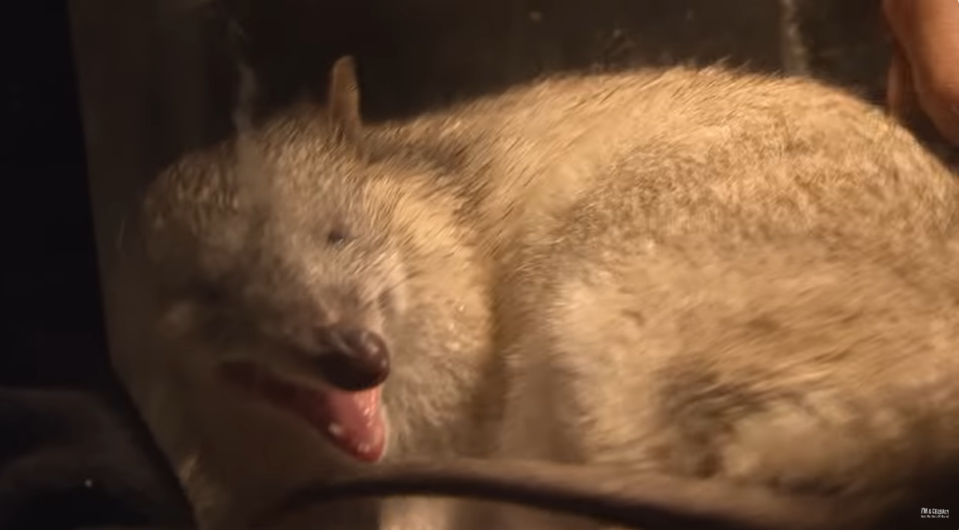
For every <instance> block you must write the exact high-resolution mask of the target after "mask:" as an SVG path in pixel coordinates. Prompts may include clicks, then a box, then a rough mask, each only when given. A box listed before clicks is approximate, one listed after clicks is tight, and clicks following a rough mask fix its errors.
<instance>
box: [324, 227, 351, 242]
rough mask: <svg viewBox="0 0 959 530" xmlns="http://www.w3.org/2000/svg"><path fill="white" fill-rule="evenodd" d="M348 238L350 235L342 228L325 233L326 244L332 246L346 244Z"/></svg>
mask: <svg viewBox="0 0 959 530" xmlns="http://www.w3.org/2000/svg"><path fill="white" fill-rule="evenodd" d="M349 238H350V235H349V234H348V233H347V232H346V230H344V229H342V228H334V229H332V230H330V231H329V232H327V233H326V242H327V243H328V244H330V245H333V246H339V245H342V244H344V243H346V241H347V240H348V239H349Z"/></svg>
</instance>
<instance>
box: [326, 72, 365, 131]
mask: <svg viewBox="0 0 959 530" xmlns="http://www.w3.org/2000/svg"><path fill="white" fill-rule="evenodd" d="M327 111H328V112H329V114H330V119H331V120H332V124H333V128H334V129H335V130H336V131H337V134H338V135H339V136H340V137H341V138H343V139H344V140H346V141H347V142H351V143H352V142H355V141H356V140H357V139H358V137H359V135H360V128H361V127H362V125H363V124H362V120H361V118H360V89H359V85H358V84H357V82H356V63H355V61H354V60H353V57H352V56H349V55H345V56H343V57H340V58H339V59H337V60H336V62H335V63H333V68H332V70H331V71H330V87H329V91H328V93H327Z"/></svg>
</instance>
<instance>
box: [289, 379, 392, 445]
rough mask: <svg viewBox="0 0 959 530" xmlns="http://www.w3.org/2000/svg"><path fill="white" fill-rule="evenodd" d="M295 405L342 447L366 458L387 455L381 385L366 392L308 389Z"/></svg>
mask: <svg viewBox="0 0 959 530" xmlns="http://www.w3.org/2000/svg"><path fill="white" fill-rule="evenodd" d="M295 408H296V409H297V410H298V411H299V412H300V414H301V415H302V416H303V417H304V418H306V419H307V421H309V422H310V423H311V424H312V425H313V426H314V427H316V428H317V429H320V430H322V431H324V432H325V433H326V434H327V436H328V437H329V438H330V439H331V440H332V441H333V443H334V444H336V445H337V446H338V447H339V448H340V449H342V450H344V451H346V452H347V453H349V454H350V455H352V456H353V457H354V458H357V459H359V460H362V461H364V462H376V461H377V460H379V459H380V458H382V457H383V449H384V448H385V446H386V444H385V440H386V436H385V432H386V429H384V428H383V416H382V414H381V413H380V387H376V388H374V389H371V390H365V391H363V392H343V391H341V390H332V389H324V390H305V391H304V392H303V394H302V395H301V397H300V399H299V400H298V403H297V405H296V406H295Z"/></svg>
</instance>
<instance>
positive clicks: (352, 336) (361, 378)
mask: <svg viewBox="0 0 959 530" xmlns="http://www.w3.org/2000/svg"><path fill="white" fill-rule="evenodd" d="M318 335H319V337H318V338H319V339H320V344H321V345H322V348H321V351H319V352H317V354H316V355H315V356H314V361H313V364H314V365H315V366H316V367H317V369H318V370H319V371H320V375H321V376H322V377H323V379H325V380H326V381H327V382H328V383H329V384H331V385H333V386H334V387H336V388H339V389H341V390H347V391H352V392H356V391H360V390H368V389H370V388H373V387H375V386H378V385H379V384H381V383H382V382H383V381H385V380H386V377H387V376H388V375H390V352H389V350H388V349H387V347H386V343H384V342H383V339H381V338H380V337H379V335H377V334H376V333H373V332H371V331H367V330H365V329H362V328H351V327H341V326H333V327H325V328H323V329H320V330H318Z"/></svg>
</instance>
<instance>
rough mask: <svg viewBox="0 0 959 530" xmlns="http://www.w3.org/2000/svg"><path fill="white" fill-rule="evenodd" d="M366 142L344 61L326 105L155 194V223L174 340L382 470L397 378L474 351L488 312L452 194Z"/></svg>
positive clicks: (204, 160) (302, 112) (420, 169)
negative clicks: (385, 402) (385, 398)
mask: <svg viewBox="0 0 959 530" xmlns="http://www.w3.org/2000/svg"><path fill="white" fill-rule="evenodd" d="M364 136H365V135H364V130H363V127H362V126H361V123H360V118H359V112H358V94H357V89H356V82H355V77H354V72H353V66H352V61H351V60H350V59H349V58H344V59H341V60H340V61H338V62H337V63H336V65H335V66H334V69H333V72H332V79H331V87H330V92H329V101H328V104H327V106H326V107H325V108H322V109H297V110H296V111H295V112H293V113H291V114H290V115H288V116H284V117H282V118H280V119H277V120H274V121H273V122H271V123H270V124H268V125H266V126H265V127H263V128H262V129H260V130H259V131H256V132H253V131H243V130H241V131H240V133H239V135H238V140H237V141H236V142H235V143H230V144H225V145H223V146H220V147H219V148H217V149H216V150H214V151H209V152H204V153H199V154H197V155H194V156H190V157H187V158H185V159H184V160H182V161H181V162H179V163H178V164H177V165H176V166H174V167H173V168H171V169H170V170H169V171H167V172H166V173H165V174H164V175H162V176H161V178H160V179H159V180H158V181H157V183H156V184H155V185H154V187H153V188H152V189H151V190H150V192H149V193H148V196H147V198H146V201H145V207H144V224H145V234H146V236H145V241H146V247H147V253H148V256H149V259H150V261H151V264H152V266H153V267H154V271H155V272H154V275H155V277H156V279H157V280H158V285H159V287H160V291H161V293H162V310H161V313H162V318H161V319H160V320H161V330H162V333H163V334H164V336H165V337H167V338H168V339H170V340H172V341H173V342H172V343H173V344H175V343H177V341H180V342H182V343H184V344H185V343H189V344H192V345H193V347H192V348H190V351H191V353H190V355H192V356H194V357H196V358H195V359H191V360H190V362H191V363H193V364H194V365H197V366H201V367H202V369H209V370H212V371H214V372H216V373H218V374H219V376H221V377H222V378H224V379H225V380H228V381H230V382H232V383H235V384H238V385H240V386H242V387H246V388H247V389H249V390H252V391H253V395H256V396H258V397H260V398H264V399H266V400H268V401H271V402H272V403H273V404H275V405H279V406H280V407H281V408H282V409H285V411H286V412H291V411H292V412H294V413H295V414H297V415H299V416H300V417H301V418H302V419H304V420H306V421H307V423H308V424H310V425H312V426H313V427H314V428H316V429H318V430H319V431H321V432H322V433H323V434H325V435H326V436H327V437H328V438H329V439H330V440H331V441H332V442H333V443H334V445H336V446H338V447H340V448H341V449H342V450H343V451H345V452H346V453H347V454H349V455H351V456H353V457H354V458H356V459H359V460H365V461H375V460H378V459H379V458H381V456H382V455H383V452H384V450H385V449H384V446H385V439H386V434H385V430H386V425H385V421H384V419H383V418H382V411H381V410H380V395H381V388H383V387H384V383H385V388H386V390H387V393H389V391H390V388H391V386H390V385H391V384H394V383H392V382H391V381H392V380H395V379H400V380H402V379H403V377H405V376H404V374H413V373H416V372H418V371H422V366H421V365H422V363H424V362H427V361H428V360H429V359H437V358H442V357H443V356H453V357H455V355H456V354H457V353H459V351H460V350H463V349H464V348H471V347H474V344H473V343H475V342H476V341H475V340H473V337H475V334H476V333H479V332H480V330H478V329H471V326H472V327H473V328H476V327H477V326H476V323H477V322H476V319H477V315H482V314H485V313H482V310H481V309H480V307H482V306H483V304H481V303H479V302H477V300H479V298H481V297H482V296H483V293H481V292H477V291H478V290H477V289H476V286H477V283H476V282H477V281H478V278H477V270H476V268H475V257H474V256H473V255H472V254H471V251H470V250H469V248H470V247H469V246H468V245H464V242H466V241H468V240H469V239H470V238H471V235H470V234H469V233H467V232H465V231H464V230H463V229H462V228H460V226H459V224H458V223H457V222H456V220H455V215H456V211H457V208H458V205H457V203H456V202H455V199H454V198H452V196H449V195H447V194H444V193H441V192H438V191H436V187H435V185H431V184H430V181H429V180H428V178H429V172H430V168H428V167H425V166H422V165H419V164H417V163H410V162H408V161H404V159H401V158H396V157H391V156H379V155H377V156H373V155H371V154H370V153H369V151H368V150H367V149H365V146H364V142H365V140H364ZM483 324H484V325H485V322H484V323H483ZM482 327H483V326H479V328H482ZM169 349H170V350H176V349H177V348H176V347H171V348H169ZM197 350H198V351H201V352H202V353H203V354H202V355H194V354H193V353H192V352H193V351H197ZM184 351H186V350H184ZM169 354H171V355H174V354H176V352H175V351H171V352H169ZM444 362H448V361H444ZM419 377H422V376H419ZM407 379H408V377H407ZM397 384H398V383H397Z"/></svg>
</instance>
